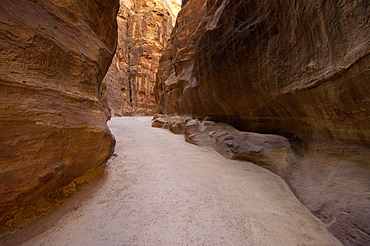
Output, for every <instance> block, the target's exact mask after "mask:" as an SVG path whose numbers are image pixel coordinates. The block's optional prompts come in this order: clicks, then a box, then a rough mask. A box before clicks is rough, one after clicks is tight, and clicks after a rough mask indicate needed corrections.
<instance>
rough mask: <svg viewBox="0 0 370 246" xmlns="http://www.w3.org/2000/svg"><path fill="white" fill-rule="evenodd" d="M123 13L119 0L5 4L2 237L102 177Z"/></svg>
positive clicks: (1, 37) (1, 19)
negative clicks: (108, 99)
mask: <svg viewBox="0 0 370 246" xmlns="http://www.w3.org/2000/svg"><path fill="white" fill-rule="evenodd" d="M118 7H119V4H118V0H117V1H116V0H109V1H105V0H104V1H103V0H70V1H51V0H37V1H28V0H2V1H1V3H0V61H1V62H0V63H1V66H0V112H1V116H0V133H1V137H0V187H1V189H0V225H2V227H1V229H0V230H1V231H3V230H5V231H6V230H10V231H14V230H16V229H15V228H13V226H15V224H14V223H15V221H22V220H27V219H29V218H32V217H33V216H39V215H40V214H42V213H43V212H45V210H47V209H48V208H49V209H50V207H48V206H52V205H53V204H54V203H58V202H57V201H59V200H60V199H62V198H63V197H64V196H65V195H67V193H70V192H73V191H75V190H76V189H78V187H79V186H80V185H82V184H84V183H86V182H88V181H89V180H92V179H94V178H96V177H98V176H100V175H102V173H103V172H104V167H105V163H106V161H107V160H108V158H109V157H110V156H111V154H112V153H113V149H114V144H115V141H114V137H113V135H112V134H111V133H110V131H109V128H108V127H107V125H106V120H107V118H108V117H109V115H106V114H105V111H104V108H103V106H102V105H103V104H104V101H103V99H104V95H103V94H104V92H103V88H102V85H101V81H102V79H103V77H104V75H105V74H106V72H107V70H108V67H109V65H110V63H111V60H112V57H113V54H114V52H115V49H116V44H117V24H116V15H117V11H118ZM63 187H64V188H63ZM39 198H45V200H44V201H43V202H46V203H43V202H39V201H40V199H39ZM49 201H50V203H47V202H49ZM37 204H38V205H37ZM33 206H34V207H33ZM32 207H33V210H32V209H31V208H32ZM0 235H1V233H0Z"/></svg>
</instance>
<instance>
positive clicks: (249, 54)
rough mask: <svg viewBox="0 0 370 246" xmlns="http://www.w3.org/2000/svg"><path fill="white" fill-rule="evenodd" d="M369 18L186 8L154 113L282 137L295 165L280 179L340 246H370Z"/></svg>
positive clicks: (359, 6)
mask: <svg viewBox="0 0 370 246" xmlns="http://www.w3.org/2000/svg"><path fill="white" fill-rule="evenodd" d="M369 19H370V4H369V2H368V1H366V0H359V1H340V2H338V1H322V0H316V1H293V0H283V1H268V0H246V1H237V0H207V1H201V0H189V1H186V3H185V4H183V6H182V10H181V11H180V13H179V16H178V19H177V23H176V27H175V29H174V31H173V33H172V36H171V39H170V42H169V45H168V48H167V49H166V50H165V51H164V53H163V56H162V58H161V60H160V65H159V68H158V74H157V81H156V87H155V95H156V99H157V101H158V111H159V112H160V113H162V114H167V115H185V116H191V117H193V118H198V119H203V118H204V117H208V120H213V121H216V122H224V123H228V124H230V125H232V126H234V127H236V128H237V129H239V130H243V131H250V132H259V133H269V134H278V135H281V136H284V137H286V138H287V139H288V140H289V142H290V145H291V147H292V149H294V151H295V160H294V163H291V165H290V167H289V170H285V171H284V172H283V173H284V174H281V173H280V175H281V176H282V177H283V178H284V179H285V180H286V181H287V182H288V184H289V185H290V187H291V188H292V190H293V191H294V192H295V194H296V195H297V197H298V198H299V199H300V200H301V201H302V202H303V203H304V204H305V205H306V206H307V207H308V208H309V209H310V210H311V211H312V212H313V213H314V214H315V215H317V216H318V217H319V218H320V219H322V220H323V221H324V222H325V223H326V224H327V226H328V228H329V230H331V231H332V232H333V233H334V234H335V235H336V236H337V237H338V238H340V239H341V240H342V242H344V243H345V244H346V245H366V244H367V243H368V242H369V241H370V225H369V223H368V221H370V207H369V199H370V195H369V194H370V193H369V192H370V179H369V177H370V149H369V148H370V128H369V126H370V56H369V54H370V22H369ZM209 137H210V136H209ZM247 188H248V187H246V189H247Z"/></svg>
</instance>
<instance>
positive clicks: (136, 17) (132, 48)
mask: <svg viewBox="0 0 370 246" xmlns="http://www.w3.org/2000/svg"><path fill="white" fill-rule="evenodd" d="M179 10H180V6H179V5H178V4H177V3H176V2H175V1H174V0H135V1H134V0H121V1H120V10H119V13H118V17H117V22H118V45H117V52H116V55H115V56H114V58H113V61H112V64H111V66H110V68H109V70H108V73H107V75H106V77H105V78H104V80H103V84H104V86H105V87H106V92H107V102H108V105H109V108H110V110H111V115H112V116H127V115H153V114H154V110H155V108H156V102H155V97H154V85H155V74H156V72H157V68H158V63H159V58H160V56H161V53H162V51H163V49H164V47H165V46H166V44H167V42H168V39H169V37H170V33H171V31H172V28H173V24H174V22H175V19H176V15H177V13H178V11H179Z"/></svg>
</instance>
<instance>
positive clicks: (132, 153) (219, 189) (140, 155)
mask: <svg viewBox="0 0 370 246" xmlns="http://www.w3.org/2000/svg"><path fill="white" fill-rule="evenodd" d="M109 125H110V127H111V129H112V132H113V133H114V135H115V136H116V139H117V146H116V153H117V154H118V157H117V158H115V159H114V160H111V161H110V162H109V163H108V166H107V180H106V183H105V184H104V185H103V187H101V188H100V189H99V190H98V191H97V192H96V193H95V195H94V196H92V197H91V198H90V199H88V200H86V201H85V202H83V204H82V205H81V206H80V207H79V208H78V209H77V208H76V209H75V210H72V211H70V212H68V213H67V214H66V215H65V216H64V217H63V218H62V219H61V220H60V221H59V222H58V223H57V224H56V225H55V226H54V227H52V228H51V229H49V230H48V231H46V232H44V233H43V234H41V235H39V236H38V237H36V238H34V239H32V240H30V241H28V242H27V243H25V244H23V245H45V246H46V245H47V246H53V245H55V246H62V245H68V246H70V245H74V246H75V245H78V246H79V245H89V246H91V245H99V246H100V245H104V246H105V245H109V246H110V245H119V246H121V245H268V246H271V245H284V246H289V245H294V246H296V245H320V246H323V245H328V246H329V245H330V246H333V245H341V244H340V243H339V242H338V241H337V240H336V239H335V238H334V237H333V236H331V234H329V233H328V232H327V231H326V229H325V227H324V226H323V224H321V223H320V222H319V221H318V220H317V219H316V218H315V217H314V216H313V215H311V214H310V213H309V212H308V210H307V209H306V208H305V207H303V206H302V205H301V204H300V203H299V202H298V200H297V199H296V198H295V197H294V196H293V194H292V193H291V191H290V190H289V189H288V187H287V185H286V184H285V183H284V182H283V181H282V180H281V179H280V178H279V177H278V176H276V175H274V174H272V173H271V172H269V171H267V170H265V169H262V168H259V167H257V166H255V165H253V164H251V163H247V162H239V161H230V160H226V159H224V157H222V156H221V155H219V154H217V153H216V152H214V151H213V150H211V149H209V148H204V147H197V146H194V145H191V144H188V143H186V142H185V141H184V137H183V136H180V135H174V134H172V133H170V132H169V131H167V130H163V129H157V128H151V127H150V118H148V117H140V118H114V119H113V120H112V121H110V122H109Z"/></svg>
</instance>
